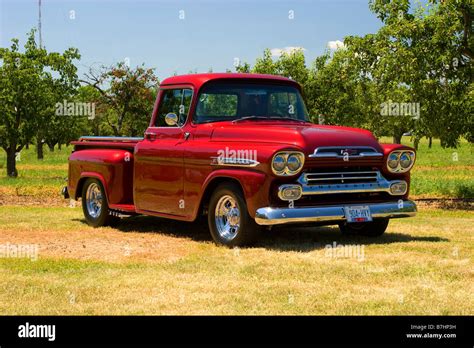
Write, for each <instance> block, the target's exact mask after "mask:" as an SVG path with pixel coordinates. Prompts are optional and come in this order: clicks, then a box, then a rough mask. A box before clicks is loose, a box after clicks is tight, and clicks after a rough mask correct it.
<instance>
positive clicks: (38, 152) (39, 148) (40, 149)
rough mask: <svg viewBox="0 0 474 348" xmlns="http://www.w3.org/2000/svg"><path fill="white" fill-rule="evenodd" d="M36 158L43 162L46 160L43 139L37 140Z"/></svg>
mask: <svg viewBox="0 0 474 348" xmlns="http://www.w3.org/2000/svg"><path fill="white" fill-rule="evenodd" d="M36 158H37V159H39V160H42V159H43V158H44V155H43V142H42V141H41V139H37V140H36Z"/></svg>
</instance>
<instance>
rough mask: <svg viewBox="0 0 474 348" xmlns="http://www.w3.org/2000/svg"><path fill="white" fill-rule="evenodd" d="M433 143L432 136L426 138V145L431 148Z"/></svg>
mask: <svg viewBox="0 0 474 348" xmlns="http://www.w3.org/2000/svg"><path fill="white" fill-rule="evenodd" d="M432 145H433V137H429V138H428V147H429V148H430V149H431V146H432Z"/></svg>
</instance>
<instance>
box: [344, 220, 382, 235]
mask: <svg viewBox="0 0 474 348" xmlns="http://www.w3.org/2000/svg"><path fill="white" fill-rule="evenodd" d="M388 222H389V219H377V220H374V221H371V222H363V223H347V222H343V223H340V224H339V229H340V230H341V232H342V233H343V234H348V235H361V236H368V237H378V236H381V235H382V234H384V232H385V230H386V229H387V226H388Z"/></svg>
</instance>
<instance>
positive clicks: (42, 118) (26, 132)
mask: <svg viewBox="0 0 474 348" xmlns="http://www.w3.org/2000/svg"><path fill="white" fill-rule="evenodd" d="M79 58H80V55H79V53H78V51H77V49H74V48H70V49H68V50H66V51H65V52H64V53H62V54H60V53H57V52H47V51H46V49H45V48H42V47H38V45H37V44H36V41H35V31H34V30H32V31H31V32H30V33H29V36H28V39H27V42H26V44H25V47H24V52H20V46H19V41H18V40H17V39H13V40H12V45H11V47H10V48H0V61H1V65H0V146H1V147H2V148H3V149H4V150H5V152H6V153H7V175H9V176H12V177H16V176H17V175H18V172H17V170H16V161H15V156H16V155H15V154H16V153H18V152H20V151H21V149H23V147H24V146H25V145H26V144H27V143H29V142H30V141H31V139H32V138H33V137H34V136H36V137H37V138H38V139H43V137H46V136H47V134H50V132H48V130H51V131H52V130H54V128H56V127H58V123H61V122H60V120H57V119H55V117H54V105H55V103H56V101H58V100H60V99H61V98H62V97H65V96H68V95H70V94H73V93H74V91H75V88H77V86H78V81H77V75H76V72H77V69H76V67H75V66H74V64H73V61H74V60H76V59H79Z"/></svg>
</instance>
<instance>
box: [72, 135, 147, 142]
mask: <svg viewBox="0 0 474 348" xmlns="http://www.w3.org/2000/svg"><path fill="white" fill-rule="evenodd" d="M140 140H143V137H113V136H110V137H109V136H103V137H96V136H83V137H80V138H79V141H122V142H130V141H140Z"/></svg>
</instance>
